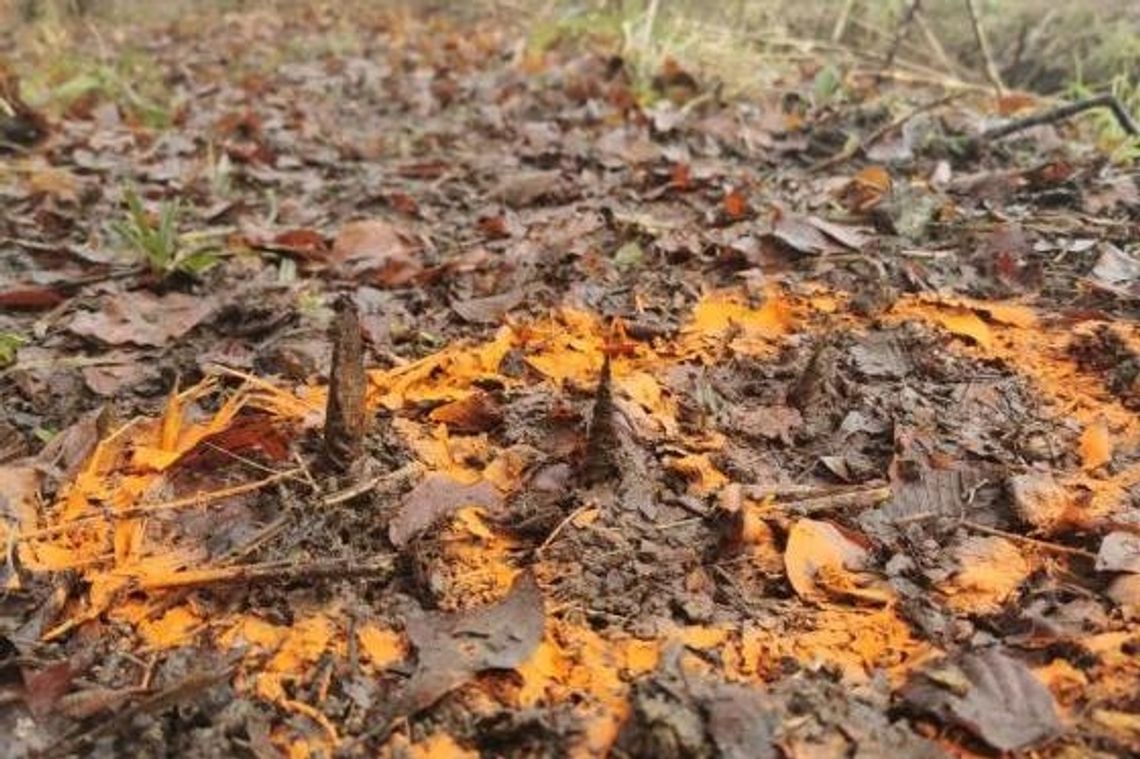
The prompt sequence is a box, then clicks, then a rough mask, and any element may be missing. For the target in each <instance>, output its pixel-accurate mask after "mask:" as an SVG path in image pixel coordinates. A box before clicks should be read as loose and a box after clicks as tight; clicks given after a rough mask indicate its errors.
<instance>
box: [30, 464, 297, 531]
mask: <svg viewBox="0 0 1140 759" xmlns="http://www.w3.org/2000/svg"><path fill="white" fill-rule="evenodd" d="M300 471H301V470H300V469H287V470H285V471H284V472H278V473H276V474H274V475H271V476H269V477H265V478H263V479H260V480H256V481H254V482H246V483H243V484H241V485H235V486H233V487H230V488H222V489H221V490H212V491H205V492H200V493H195V494H194V495H190V496H186V497H185V498H177V499H175V500H173V501H163V502H161V503H147V504H142V505H140V506H133V507H131V508H129V509H123V510H121V511H108V512H105V513H100V514H90V515H88V516H83V517H79V518H77V519H73V520H71V521H70V522H63V523H61V524H56V525H52V526H51V527H44V528H42V529H39V530H32V531H30V532H24V533H21V534H20V535H19V536H18V539H19V540H21V541H24V540H42V539H43V538H51V537H55V536H56V535H62V534H64V533H67V532H70V531H72V530H75V529H79V528H82V527H86V526H88V525H90V524H91V523H92V522H96V521H99V520H103V519H132V518H134V517H141V516H145V515H147V514H153V513H155V512H159V511H173V510H176V509H184V508H189V507H192V506H205V505H206V504H208V503H212V502H214V501H220V500H223V499H225V498H232V497H233V496H237V495H244V494H245V493H250V492H253V491H255V490H260V489H261V488H263V487H265V486H266V485H272V484H273V483H274V482H279V481H281V480H285V479H289V478H292V477H296V476H297V475H298V473H299V472H300Z"/></svg>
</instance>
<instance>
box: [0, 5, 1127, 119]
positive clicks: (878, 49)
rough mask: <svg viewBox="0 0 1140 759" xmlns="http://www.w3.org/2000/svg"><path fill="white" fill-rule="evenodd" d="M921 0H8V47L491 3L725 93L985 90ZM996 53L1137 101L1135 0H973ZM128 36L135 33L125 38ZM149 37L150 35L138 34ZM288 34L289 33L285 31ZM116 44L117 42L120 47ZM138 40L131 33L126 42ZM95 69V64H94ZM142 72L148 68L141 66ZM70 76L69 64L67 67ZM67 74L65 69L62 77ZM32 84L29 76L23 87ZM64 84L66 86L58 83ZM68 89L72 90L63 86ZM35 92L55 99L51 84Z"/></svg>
mask: <svg viewBox="0 0 1140 759" xmlns="http://www.w3.org/2000/svg"><path fill="white" fill-rule="evenodd" d="M913 2H914V0H721V2H717V3H710V2H707V0H472V1H471V2H463V1H462V0H452V1H451V2H448V1H447V0H434V1H432V0H373V1H372V2H368V1H367V0H345V1H344V2H336V3H328V2H321V0H0V22H2V23H3V29H4V30H5V31H4V32H3V34H2V35H0V55H10V54H11V53H12V51H13V50H14V49H16V48H19V47H21V46H29V45H30V46H32V47H35V46H37V45H38V46H39V48H40V49H41V51H42V50H44V49H53V48H54V52H55V53H57V54H58V55H59V57H60V62H57V68H59V67H67V64H66V59H67V57H68V48H69V46H70V41H71V40H73V39H74V36H73V35H75V34H88V33H89V32H90V30H96V29H99V28H102V29H103V30H104V32H103V33H108V32H107V31H106V30H107V29H108V28H110V29H112V30H113V29H114V27H115V25H116V24H124V23H125V22H130V24H131V28H133V29H136V30H137V29H138V27H139V25H140V23H141V24H143V25H144V26H145V24H146V23H147V22H154V23H193V22H194V20H195V19H198V18H201V17H203V16H217V15H219V14H224V13H226V12H235V11H237V12H242V11H263V10H272V9H274V8H297V7H309V8H312V7H314V6H321V5H326V6H329V7H332V8H336V9H337V13H338V15H341V16H348V17H350V16H351V9H353V8H357V9H359V10H360V11H361V12H368V11H369V10H374V9H381V8H382V9H391V8H393V7H398V6H415V7H418V8H421V9H422V8H424V7H428V8H432V9H435V10H437V11H439V12H441V13H442V12H447V13H461V14H481V15H488V14H492V15H494V16H495V17H496V18H501V19H502V21H503V23H504V24H509V25H511V26H512V27H517V29H518V31H519V33H520V35H521V37H522V38H523V39H525V40H526V45H527V48H528V50H529V52H531V53H532V54H540V53H541V51H542V50H543V49H547V48H549V47H553V46H555V45H559V44H564V43H566V42H568V41H572V40H573V41H577V40H580V39H581V38H591V39H594V40H596V41H598V42H601V43H603V44H608V45H611V49H613V50H615V51H620V52H621V53H622V54H623V56H624V57H625V58H626V60H627V62H628V63H630V64H631V65H633V66H634V67H641V68H642V69H643V70H644V71H645V72H649V71H658V70H659V69H660V65H661V63H662V61H663V60H665V59H666V58H674V59H676V60H678V61H680V62H682V63H683V64H684V65H685V67H686V68H693V69H696V70H699V71H702V72H705V73H708V74H711V75H712V76H714V77H715V78H716V79H717V80H718V81H719V82H721V83H722V86H723V87H725V88H726V89H727V90H729V91H730V93H735V94H745V95H747V94H748V92H749V91H750V90H761V89H764V88H766V87H769V86H771V85H772V84H773V83H774V82H775V81H777V80H779V79H780V78H781V77H782V76H783V75H784V74H786V73H787V72H788V71H790V70H795V71H798V72H799V73H803V72H804V71H807V73H808V74H809V75H812V72H813V70H815V71H822V72H823V74H822V80H820V78H819V77H818V76H817V79H816V81H817V85H819V86H823V87H826V86H828V78H829V77H831V78H835V79H836V80H837V81H838V80H840V79H841V77H842V76H843V74H844V73H845V72H846V71H849V70H851V69H852V68H855V67H865V68H873V67H875V66H879V65H881V63H882V61H883V60H884V58H885V57H886V56H887V54H888V51H889V50H890V49H891V48H892V46H896V48H897V49H896V53H895V55H894V56H893V61H892V63H893V67H894V68H895V69H897V70H898V71H900V72H905V73H909V74H910V75H911V76H913V77H914V78H915V79H916V80H919V81H923V80H929V81H932V82H941V83H943V84H945V85H947V86H951V87H953V86H958V87H969V86H972V85H977V86H978V87H979V89H981V88H984V87H986V86H987V77H986V75H985V65H984V61H983V59H982V56H981V54H980V51H979V46H978V43H977V39H976V36H975V31H974V28H973V26H972V25H971V19H970V13H969V11H968V2H967V0H921V2H920V5H919V12H918V13H917V14H915V15H914V16H913V17H912V20H911V23H910V24H908V25H906V26H905V34H904V35H902V36H901V40H900V41H899V42H898V43H897V45H895V39H896V37H898V36H899V30H900V27H901V23H902V20H903V19H904V18H905V17H906V16H907V14H908V8H910V6H911V4H912V3H913ZM974 5H975V7H976V9H977V11H978V15H979V19H980V22H981V26H982V28H983V29H984V32H985V34H986V36H987V38H988V39H989V41H990V46H991V48H992V50H993V58H994V63H995V64H996V66H997V69H998V71H999V73H1000V76H1001V78H1002V80H1003V81H1004V83H1005V84H1006V86H1008V87H1009V88H1011V89H1014V90H1027V91H1031V92H1035V93H1039V94H1045V95H1056V96H1061V97H1067V98H1076V97H1081V96H1084V95H1087V94H1090V93H1093V92H1106V91H1109V92H1113V93H1114V94H1116V95H1117V96H1118V97H1119V98H1120V100H1121V102H1122V103H1123V104H1124V105H1125V106H1126V107H1127V108H1129V109H1130V110H1131V111H1132V112H1133V113H1140V85H1138V78H1140V2H1137V1H1136V0H1089V1H1086V2H1072V3H1058V2H1056V0H974ZM128 42H132V40H128ZM133 42H136V43H138V44H137V47H138V48H139V49H145V46H146V44H145V43H146V40H133ZM283 44H284V43H283ZM115 47H116V49H117V51H119V52H117V53H116V54H117V55H120V56H121V55H122V52H121V51H122V50H123V49H124V48H123V46H122V45H116V46H115ZM129 47H130V46H129V45H128V46H127V48H129ZM126 58H127V59H126V60H114V61H111V60H104V61H102V62H100V66H101V68H99V69H98V70H96V71H94V75H95V79H98V80H99V81H98V82H95V81H93V79H92V76H87V77H86V79H85V80H84V81H80V82H74V81H72V82H71V87H72V89H76V88H80V89H81V88H82V87H83V86H93V85H95V84H98V85H99V86H103V87H106V88H112V89H114V88H118V89H120V90H122V92H120V93H119V94H120V96H121V98H125V99H127V100H131V99H132V98H133V99H134V100H135V101H137V102H136V103H135V105H136V106H137V107H138V108H139V109H141V110H143V111H147V110H148V109H150V110H151V111H152V112H150V113H149V116H148V118H150V119H151V120H154V121H161V113H160V112H159V111H160V110H161V109H159V108H157V107H156V108H151V106H157V105H158V104H156V103H152V102H150V101H151V100H155V99H157V96H152V95H148V92H147V90H148V85H147V83H146V81H145V78H146V76H145V75H146V71H145V62H143V63H139V62H138V61H132V60H130V56H129V55H128V56H126ZM88 73H89V74H90V73H91V72H88ZM140 77H141V79H140ZM71 78H72V79H74V76H72V77H71ZM51 79H52V80H53V81H52V82H50V83H45V82H38V83H37V82H35V81H31V82H30V85H31V87H32V89H33V90H35V89H36V88H37V87H39V89H41V90H43V89H44V87H46V86H48V84H50V86H51V87H59V86H60V85H61V84H62V85H67V84H68V81H67V79H68V77H67V75H65V74H60V73H59V72H56V74H55V75H53V76H52V77H51ZM61 79H62V80H63V81H61ZM28 86H29V82H28V79H27V77H26V76H25V88H27V87H28ZM56 94H58V93H56ZM67 94H68V93H67V91H66V88H65V92H64V95H67ZM30 96H31V99H33V100H40V101H43V100H45V99H48V94H46V93H45V92H43V91H41V92H32V93H30Z"/></svg>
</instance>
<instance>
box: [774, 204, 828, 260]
mask: <svg viewBox="0 0 1140 759" xmlns="http://www.w3.org/2000/svg"><path fill="white" fill-rule="evenodd" d="M771 234H772V237H774V238H775V239H776V240H778V241H780V242H781V243H783V244H784V245H786V246H788V247H789V248H791V249H792V250H794V251H796V252H798V253H804V254H807V255H818V254H820V253H828V252H836V251H839V250H842V247H841V246H840V245H838V244H837V243H835V242H833V241H832V239H831V238H830V237H828V236H827V235H825V234H824V233H823V232H822V231H821V230H820V229H819V228H817V227H816V226H815V225H814V224H813V223H812V222H811V220H810V219H808V218H807V217H804V216H800V215H798V214H793V213H791V212H789V211H784V210H782V209H777V210H776V214H775V218H774V219H773V221H772V232H771Z"/></svg>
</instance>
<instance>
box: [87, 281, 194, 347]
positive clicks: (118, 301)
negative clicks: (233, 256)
mask: <svg viewBox="0 0 1140 759" xmlns="http://www.w3.org/2000/svg"><path fill="white" fill-rule="evenodd" d="M215 305H216V302H215V300H214V299H213V298H211V297H207V296H204V295H197V296H195V295H186V294H184V293H179V292H171V293H167V294H165V295H161V296H159V295H154V294H153V293H150V292H147V291H145V290H138V291H135V292H126V293H120V294H117V295H113V296H107V297H106V298H104V300H103V303H102V310H100V311H80V312H79V313H77V314H76V315H75V316H74V317H73V318H72V319H71V323H70V324H68V325H67V329H68V330H69V331H71V332H72V333H74V334H76V335H79V336H80V337H89V338H92V339H94V340H99V341H100V342H104V343H107V344H109V345H124V344H126V343H132V344H134V345H153V346H162V345H166V344H167V343H168V342H170V341H171V340H175V339H177V338H179V337H181V336H182V335H184V334H186V333H187V332H189V331H190V330H192V329H194V327H195V326H197V325H198V324H199V323H200V322H201V321H202V320H204V319H205V318H206V317H207V316H209V315H210V314H211V313H212V312H213V311H214V307H215Z"/></svg>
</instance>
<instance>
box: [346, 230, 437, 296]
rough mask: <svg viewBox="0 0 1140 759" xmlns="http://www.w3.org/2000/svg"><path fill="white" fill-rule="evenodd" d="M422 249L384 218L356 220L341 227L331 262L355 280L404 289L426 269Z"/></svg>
mask: <svg viewBox="0 0 1140 759" xmlns="http://www.w3.org/2000/svg"><path fill="white" fill-rule="evenodd" d="M420 247H421V246H420V245H418V244H417V243H416V242H415V241H414V240H413V238H412V237H411V236H410V235H408V234H406V233H405V232H403V231H402V230H400V229H399V228H397V227H396V226H395V225H394V224H391V223H389V222H387V221H384V220H382V219H369V220H365V221H354V222H350V223H348V224H345V225H344V226H343V227H341V230H340V232H339V233H338V234H337V236H336V239H335V240H333V246H332V255H331V256H330V260H332V261H333V262H334V263H336V264H338V265H339V266H340V267H341V268H342V269H343V270H344V271H345V272H347V273H349V274H351V275H353V276H354V277H366V278H367V279H368V280H369V281H372V282H374V283H375V284H377V285H379V286H383V287H400V286H402V285H406V284H408V283H409V282H411V281H412V280H414V279H415V278H416V277H417V276H418V275H419V274H420V272H421V271H422V270H423V266H422V265H421V263H420V262H419V260H418V259H417V255H418V254H419V251H420Z"/></svg>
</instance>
